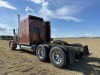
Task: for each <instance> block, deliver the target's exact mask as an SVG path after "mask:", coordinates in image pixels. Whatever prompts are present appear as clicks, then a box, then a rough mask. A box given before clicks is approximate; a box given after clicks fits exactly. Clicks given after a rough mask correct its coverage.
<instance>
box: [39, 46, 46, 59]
mask: <svg viewBox="0 0 100 75" xmlns="http://www.w3.org/2000/svg"><path fill="white" fill-rule="evenodd" d="M38 55H39V58H44V57H45V52H44V50H43V49H42V48H40V49H38Z"/></svg>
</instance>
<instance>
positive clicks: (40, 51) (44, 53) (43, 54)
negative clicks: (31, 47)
mask: <svg viewBox="0 0 100 75" xmlns="http://www.w3.org/2000/svg"><path fill="white" fill-rule="evenodd" d="M49 51H50V50H49V47H48V46H46V45H39V46H38V47H37V49H36V55H37V57H38V59H39V60H40V61H43V62H45V61H47V60H48V59H49Z"/></svg>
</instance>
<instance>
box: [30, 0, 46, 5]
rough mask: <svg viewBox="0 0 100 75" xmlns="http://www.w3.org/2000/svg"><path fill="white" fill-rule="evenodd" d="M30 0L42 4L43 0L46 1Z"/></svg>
mask: <svg viewBox="0 0 100 75" xmlns="http://www.w3.org/2000/svg"><path fill="white" fill-rule="evenodd" d="M28 1H31V2H34V3H36V4H41V3H42V1H44V0H28Z"/></svg>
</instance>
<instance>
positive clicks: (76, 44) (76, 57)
mask: <svg viewBox="0 0 100 75" xmlns="http://www.w3.org/2000/svg"><path fill="white" fill-rule="evenodd" d="M72 45H74V46H79V47H80V48H83V50H81V49H80V50H79V52H76V53H75V59H80V58H82V56H83V55H84V47H83V46H82V45H81V44H80V43H74V44H72Z"/></svg>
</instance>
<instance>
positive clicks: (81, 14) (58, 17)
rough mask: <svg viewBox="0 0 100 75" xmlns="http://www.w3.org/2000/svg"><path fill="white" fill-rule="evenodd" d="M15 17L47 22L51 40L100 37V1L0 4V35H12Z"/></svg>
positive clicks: (37, 0) (36, 0)
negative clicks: (29, 17)
mask: <svg viewBox="0 0 100 75" xmlns="http://www.w3.org/2000/svg"><path fill="white" fill-rule="evenodd" d="M18 14H20V16H21V19H23V18H25V17H27V16H28V15H34V16H39V17H42V18H44V20H45V21H47V20H49V21H50V22H51V33H52V35H51V36H52V37H79V36H93V37H94V36H100V0H0V35H13V33H12V29H14V28H15V29H17V27H18V21H17V15H18Z"/></svg>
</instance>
